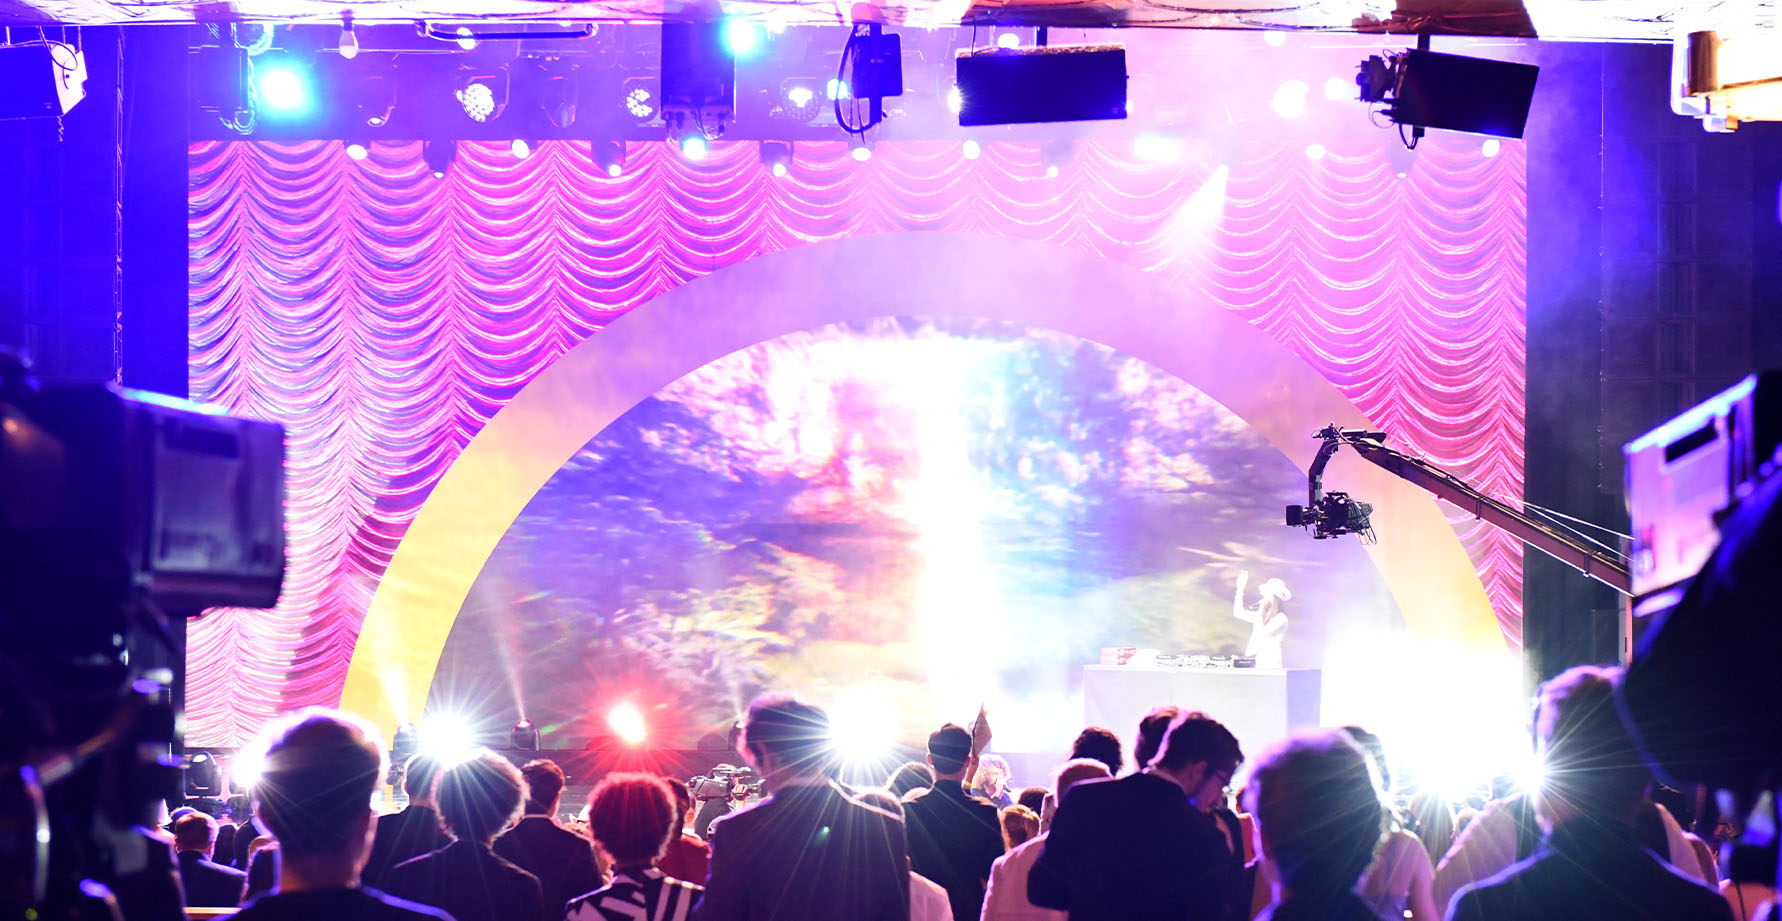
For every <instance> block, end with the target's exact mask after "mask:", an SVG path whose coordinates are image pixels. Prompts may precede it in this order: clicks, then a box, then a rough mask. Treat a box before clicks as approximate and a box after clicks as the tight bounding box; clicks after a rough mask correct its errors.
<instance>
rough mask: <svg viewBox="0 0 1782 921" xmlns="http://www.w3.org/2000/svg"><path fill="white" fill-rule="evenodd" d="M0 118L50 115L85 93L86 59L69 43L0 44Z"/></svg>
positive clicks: (65, 110)
mask: <svg viewBox="0 0 1782 921" xmlns="http://www.w3.org/2000/svg"><path fill="white" fill-rule="evenodd" d="M0 86H4V87H6V92H4V93H0V118H41V117H46V116H48V117H54V116H57V115H62V114H64V113H66V112H67V111H68V110H69V109H72V108H74V104H75V103H77V102H80V101H81V100H82V99H83V98H85V97H86V95H87V61H86V58H85V57H83V56H82V55H81V53H80V52H79V51H78V50H76V49H75V48H74V46H73V45H67V44H63V43H62V42H36V43H33V44H29V45H0Z"/></svg>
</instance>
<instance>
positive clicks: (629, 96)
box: [620, 77, 661, 124]
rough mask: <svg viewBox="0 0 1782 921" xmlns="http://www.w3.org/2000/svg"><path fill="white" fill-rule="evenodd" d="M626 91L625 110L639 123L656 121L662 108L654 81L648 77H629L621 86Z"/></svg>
mask: <svg viewBox="0 0 1782 921" xmlns="http://www.w3.org/2000/svg"><path fill="white" fill-rule="evenodd" d="M620 89H621V90H623V91H624V93H625V96H624V100H623V101H624V103H625V111H626V113H628V114H629V115H630V116H631V117H632V118H634V119H636V120H637V122H638V124H647V123H649V122H651V121H654V120H655V118H656V115H657V113H658V112H659V111H661V109H660V103H659V102H658V101H657V99H656V88H655V85H654V82H653V81H652V80H650V78H648V77H627V78H626V79H625V83H624V85H623V86H621V87H620Z"/></svg>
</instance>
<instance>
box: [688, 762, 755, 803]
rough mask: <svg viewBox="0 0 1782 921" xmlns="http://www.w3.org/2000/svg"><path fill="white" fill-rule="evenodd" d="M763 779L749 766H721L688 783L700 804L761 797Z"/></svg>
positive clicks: (689, 788)
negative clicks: (708, 801) (718, 800)
mask: <svg viewBox="0 0 1782 921" xmlns="http://www.w3.org/2000/svg"><path fill="white" fill-rule="evenodd" d="M761 783H762V781H761V778H760V777H759V776H758V775H757V774H756V773H755V769H754V768H751V767H749V766H748V765H743V766H741V767H738V766H736V765H734V764H720V765H718V766H717V767H714V768H712V769H711V770H709V771H707V772H705V773H704V774H701V775H699V776H698V777H695V778H693V779H692V780H689V781H687V789H688V790H690V791H692V793H693V798H694V799H695V800H698V801H700V802H705V801H707V800H715V799H732V798H734V799H746V798H748V797H750V796H760V795H761Z"/></svg>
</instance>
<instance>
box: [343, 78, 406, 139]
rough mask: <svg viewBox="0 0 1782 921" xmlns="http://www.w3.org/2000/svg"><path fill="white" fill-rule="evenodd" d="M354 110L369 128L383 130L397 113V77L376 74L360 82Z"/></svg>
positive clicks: (354, 101)
mask: <svg viewBox="0 0 1782 921" xmlns="http://www.w3.org/2000/svg"><path fill="white" fill-rule="evenodd" d="M357 93H358V95H357V97H356V98H355V99H354V100H353V109H354V111H355V112H357V113H358V117H359V118H360V119H361V120H362V121H364V123H365V124H366V126H367V127H371V128H382V127H383V126H385V125H387V124H389V123H390V116H391V115H393V114H395V111H396V75H395V73H394V72H393V71H390V72H386V73H375V74H371V75H369V76H367V77H366V78H365V79H364V80H362V81H360V82H359V85H358V87H357Z"/></svg>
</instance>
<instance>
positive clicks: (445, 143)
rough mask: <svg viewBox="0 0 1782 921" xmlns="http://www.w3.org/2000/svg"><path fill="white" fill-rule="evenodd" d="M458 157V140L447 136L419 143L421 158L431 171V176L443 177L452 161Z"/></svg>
mask: <svg viewBox="0 0 1782 921" xmlns="http://www.w3.org/2000/svg"><path fill="white" fill-rule="evenodd" d="M456 159H458V142H457V141H454V140H451V139H449V138H440V139H437V140H432V141H424V142H422V144H421V160H422V162H424V163H426V164H427V168H428V169H430V170H432V171H433V178H435V179H444V178H445V177H446V173H447V172H448V171H449V170H450V169H451V168H452V161H454V160H456Z"/></svg>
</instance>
